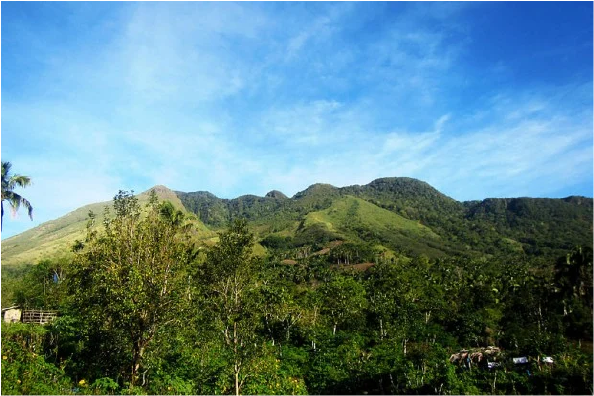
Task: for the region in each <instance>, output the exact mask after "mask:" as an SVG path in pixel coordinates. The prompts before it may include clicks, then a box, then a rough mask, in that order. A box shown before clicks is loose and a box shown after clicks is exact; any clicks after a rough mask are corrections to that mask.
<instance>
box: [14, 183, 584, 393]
mask: <svg viewBox="0 0 594 396" xmlns="http://www.w3.org/2000/svg"><path fill="white" fill-rule="evenodd" d="M374 183H375V185H374V187H373V189H372V190H373V191H379V192H378V193H377V194H376V198H375V199H377V202H376V204H374V203H372V202H371V201H370V199H369V198H366V197H365V196H364V195H365V194H372V193H370V192H369V191H372V190H369V191H366V188H365V186H363V187H359V186H357V187H356V188H355V187H353V188H352V189H351V190H350V191H348V194H344V195H343V194H342V193H341V192H340V191H337V190H338V189H334V188H333V187H331V186H328V185H316V186H312V188H310V189H308V190H307V191H305V192H304V193H302V194H300V195H299V196H298V197H295V198H292V199H288V198H286V197H284V196H282V195H281V194H280V193H278V192H275V193H274V194H272V193H271V194H269V196H268V197H264V198H257V197H256V198H254V197H248V198H249V199H248V198H246V199H245V200H244V201H243V203H242V205H243V206H241V209H240V205H239V204H237V206H236V208H237V209H236V211H235V212H234V213H235V215H233V216H230V215H229V214H228V213H229V212H225V211H221V212H216V211H212V212H210V213H211V215H213V216H215V215H216V213H220V214H221V216H222V217H220V219H221V220H220V221H221V222H224V221H227V220H229V219H230V218H232V217H233V218H234V220H233V221H231V222H230V223H228V225H227V227H225V228H222V229H221V230H220V232H219V233H218V242H217V243H216V244H209V245H200V244H197V243H196V240H195V239H194V238H193V237H192V236H193V235H194V234H193V230H192V227H194V225H193V223H188V222H186V221H185V215H184V213H183V212H182V211H180V210H177V209H176V208H175V207H174V206H173V205H171V204H169V203H167V202H165V203H158V202H157V200H156V198H155V197H154V196H153V198H152V199H150V200H149V201H148V203H147V207H146V209H145V210H142V208H141V206H140V204H139V203H138V201H137V200H136V199H135V197H134V196H132V195H131V194H129V193H126V192H120V193H119V194H118V195H117V196H116V197H115V199H114V213H113V214H111V213H107V214H106V215H105V216H103V218H104V220H103V223H102V224H101V225H98V224H94V222H93V219H95V220H96V217H94V216H91V218H90V222H89V227H88V230H87V234H86V237H85V238H84V240H81V241H78V243H76V244H75V246H74V250H75V251H76V253H75V257H74V259H72V260H69V261H64V260H44V261H42V262H40V263H39V264H37V265H36V266H32V267H30V268H29V269H28V270H27V269H23V270H22V271H24V272H19V273H18V274H17V273H15V275H19V276H21V279H20V281H19V282H18V285H16V288H15V293H14V296H15V302H18V303H19V304H20V305H21V306H23V307H34V308H47V309H57V310H59V313H60V315H59V317H58V318H57V319H56V320H55V321H54V322H52V323H51V324H50V325H46V326H40V325H25V324H3V327H2V359H3V360H2V385H3V387H2V389H3V393H4V394H6V393H12V394H32V393H42V394H52V393H59V394H72V393H76V394H114V393H118V394H239V393H242V394H308V393H309V394H385V393H391V394H591V393H592V392H593V384H592V373H593V371H592V370H593V367H592V309H593V301H592V293H593V290H592V285H593V280H592V271H593V268H592V249H591V247H590V245H588V244H587V243H585V244H583V246H582V247H573V246H569V245H568V243H569V242H567V241H568V240H569V241H572V240H573V241H575V240H576V239H577V240H580V238H582V237H581V231H580V230H581V228H583V227H587V221H586V222H585V223H586V224H585V225H584V224H582V225H580V222H582V221H583V217H582V212H580V210H581V209H580V210H576V211H575V212H573V211H572V209H571V208H573V206H566V205H574V206H577V207H583V208H585V209H584V210H585V212H584V213H587V211H588V210H589V211H590V213H591V200H587V199H578V200H579V201H580V203H577V202H570V201H572V199H570V200H551V201H553V203H550V202H548V201H542V202H541V201H530V200H528V201H522V202H521V203H518V202H516V203H514V204H511V203H510V202H508V201H505V202H504V201H503V200H501V201H500V200H496V203H495V204H494V205H495V208H491V207H490V206H489V207H486V206H485V207H484V208H482V209H481V207H482V206H481V205H483V203H468V204H459V203H456V202H455V201H453V200H449V199H448V198H447V197H443V196H441V195H440V194H439V193H437V192H435V191H434V190H431V189H427V186H426V185H423V184H418V183H415V182H411V181H410V180H404V181H403V180H397V181H396V182H395V181H393V180H390V179H388V180H383V181H381V182H378V181H376V182H374ZM399 183H400V184H399ZM402 183H404V186H408V187H407V188H410V189H412V190H413V191H416V193H418V194H419V199H426V200H428V201H432V200H442V203H441V204H440V205H443V206H439V205H436V206H435V208H436V209H435V213H437V212H439V211H444V212H446V211H450V210H452V212H451V214H450V216H451V218H454V217H456V216H458V215H460V217H456V218H457V219H459V221H460V222H461V223H460V224H472V222H475V223H476V224H479V225H481V227H482V226H483V225H485V224H487V222H489V224H492V225H493V227H494V228H495V231H493V230H491V231H488V232H487V231H485V233H484V236H485V237H488V236H489V235H491V234H490V233H489V232H494V233H497V234H498V235H501V234H499V232H501V233H505V232H508V234H504V235H507V236H506V237H505V238H510V239H512V237H514V241H516V242H515V243H513V242H510V243H509V244H510V245H513V246H515V247H517V246H516V243H517V244H519V246H520V247H521V248H520V249H512V248H510V249H507V248H501V249H498V248H497V245H495V247H494V248H492V251H491V252H490V253H488V254H486V252H487V248H486V246H485V247H481V246H482V245H481V244H478V246H479V248H476V250H475V249H473V252H474V254H460V253H459V251H460V250H462V249H460V245H457V246H458V247H457V248H454V247H453V246H454V245H452V241H453V240H454V239H455V238H454V237H451V236H450V237H445V236H444V235H442V234H440V232H441V231H439V230H443V229H445V228H439V226H436V225H435V224H438V223H439V222H440V221H442V220H439V216H437V217H436V219H437V220H435V223H433V224H434V225H433V226H431V225H430V223H431V221H432V220H430V219H431V211H426V212H423V211H421V210H420V207H415V206H414V205H415V204H414V202H415V201H414V200H411V201H410V202H408V206H405V207H400V206H395V207H394V208H390V207H389V206H387V204H385V203H386V202H388V200H389V199H392V198H389V196H391V195H394V194H396V195H397V194H398V193H397V192H394V191H393V190H392V189H391V188H392V187H391V186H394V185H396V186H399V188H404V187H403V184H402ZM357 189H359V192H357V191H355V190H357ZM423 189H425V190H426V191H425V190H423ZM328 191H331V193H330V195H328ZM422 191H425V193H421V192H422ZM380 193H381V194H380ZM409 193H410V192H407V194H409ZM423 197H424V198H423ZM210 198H213V197H210ZM210 198H209V199H210ZM215 198H216V197H215ZM213 199H214V198H213ZM269 200H274V202H276V203H273V202H272V201H270V202H269ZM382 200H383V202H384V204H382V205H381V206H383V208H380V207H379V206H378V205H379V204H381V202H380V201H382ZM182 201H183V199H182ZM213 202H214V201H213ZM295 202H297V203H295ZM501 202H504V204H502V203H501ZM258 205H259V206H258ZM267 205H270V206H271V207H274V206H275V205H276V207H277V208H281V211H280V212H274V213H272V212H273V209H270V210H271V211H272V212H270V213H268V212H267V213H268V214H264V215H262V214H261V213H264V212H266V211H267V210H269V209H267V208H268V206H267ZM398 205H400V204H398ZM485 205H486V204H485ZM256 206H257V210H256V209H254V211H253V212H251V213H252V216H251V217H250V216H246V217H247V219H245V220H241V219H239V217H241V216H240V213H247V212H250V211H251V210H252V208H254V207H256ZM464 206H467V207H466V208H465V207H464ZM223 207H225V205H223ZM407 207H408V208H409V209H410V210H407V209H406V208H407ZM453 207H457V208H458V209H456V210H459V211H460V212H459V213H458V214H457V212H456V211H455V210H453V209H452V208H453ZM470 207H471V208H473V209H472V212H470V211H469V209H468V208H470ZM202 208H203V209H205V210H207V213H208V205H207V206H203V207H202ZM440 208H441V209H440ZM225 210H226V209H225ZM415 210H417V212H415ZM546 210H550V211H551V213H550V216H549V217H551V218H555V219H557V221H558V222H562V218H561V217H562V216H570V213H574V215H575V217H573V218H571V217H570V219H573V221H575V223H576V226H575V230H574V231H575V232H574V233H572V234H571V235H569V236H568V238H574V239H563V238H561V237H559V236H558V235H557V234H554V233H553V231H552V230H551V229H547V231H546V232H545V231H543V232H542V233H540V234H538V235H537V234H529V233H525V234H522V232H521V231H520V230H521V229H522V228H529V227H532V226H533V225H534V224H536V223H533V222H540V223H545V224H546V222H547V221H548V220H547V218H548V217H547V215H546V214H545V213H546ZM556 210H559V211H561V213H562V215H558V214H557V212H556ZM564 210H567V211H569V212H568V213H565V212H563V211H564ZM407 212H409V213H408V214H407ZM553 212H554V213H553ZM222 213H227V214H224V215H222ZM258 213H260V214H258ZM278 213H284V214H283V215H282V216H281V217H283V216H285V215H286V218H279V217H276V219H277V220H279V222H278V223H276V225H274V226H265V224H264V220H263V219H266V216H272V217H268V219H269V220H270V219H274V218H275V217H274V216H278ZM413 213H416V214H413ZM497 213H498V214H501V213H503V214H505V216H506V217H505V220H504V219H503V217H501V216H503V215H501V216H499V217H497V216H496V215H495V214H497ZM510 213H513V216H512V215H511V214H510ZM197 214H198V215H199V216H202V214H201V212H200V211H197ZM415 216H416V217H419V218H414V217H415ZM514 216H515V217H514ZM215 217H216V216H215ZM215 217H213V218H215ZM483 217H489V219H487V220H485V219H482V218H483ZM203 220H204V219H203ZM280 220H283V221H286V224H291V225H290V226H287V227H286V228H283V227H282V226H280V225H279V224H283V223H282V221H280ZM446 223H447V221H443V224H446ZM497 224H500V225H501V226H500V228H497V227H495V225H497ZM505 224H507V225H505ZM274 227H277V229H275V230H272V228H274ZM444 227H445V226H444ZM449 227H451V225H450V226H449ZM506 227H507V228H506ZM518 227H519V228H518ZM563 227H568V226H566V225H565V223H564V225H562V226H561V228H562V229H563ZM589 227H591V219H590V225H589ZM506 229H507V231H506ZM289 230H290V231H291V232H288V231H289ZM368 230H376V233H375V234H373V233H366V232H367V231H368ZM438 231H439V232H438ZM479 231H480V229H479ZM479 231H476V230H475V231H473V232H477V233H478V232H479ZM481 232H482V231H481ZM512 234H513V235H512ZM460 235H462V234H460ZM468 235H469V236H468V238H471V236H472V235H473V234H472V233H471V232H469V233H468ZM522 235H537V237H536V238H537V239H538V240H539V241H540V242H539V245H538V246H545V245H544V239H546V238H549V237H551V238H552V237H553V236H554V235H556V236H555V238H558V241H556V242H555V241H552V242H550V243H549V245H548V246H549V247H550V249H534V250H532V251H528V249H526V247H527V246H536V245H531V243H530V242H525V241H522ZM258 238H259V240H261V244H262V246H264V247H265V248H266V254H265V255H264V256H258V257H256V256H254V254H253V246H254V244H255V242H256V241H257V240H258ZM528 238H530V236H529V237H528ZM500 239H501V236H500ZM563 246H566V247H567V248H566V249H565V250H563V249H562V247H563ZM434 250H438V251H439V252H435V251H434ZM480 252H483V254H477V253H480ZM554 252H561V254H556V255H553V253H554ZM527 253H529V254H527ZM3 281H4V280H3ZM13 282H14V281H13ZM491 346H492V347H494V349H493V348H491V349H489V347H491ZM464 350H465V351H467V353H468V354H469V355H468V359H466V358H460V359H458V358H456V356H457V355H458V354H463V353H465V352H464ZM487 350H489V351H490V350H497V353H495V354H493V355H490V354H488V353H487V352H486V351H487ZM470 355H472V356H473V357H472V358H470ZM479 355H480V358H479ZM464 356H466V355H464ZM524 356H525V357H527V363H522V364H515V363H514V361H513V358H515V357H524ZM545 357H550V358H552V361H553V363H547V361H548V359H547V360H544V358H545ZM489 363H491V367H490V366H489ZM494 363H497V365H496V366H493V365H492V364H494Z"/></svg>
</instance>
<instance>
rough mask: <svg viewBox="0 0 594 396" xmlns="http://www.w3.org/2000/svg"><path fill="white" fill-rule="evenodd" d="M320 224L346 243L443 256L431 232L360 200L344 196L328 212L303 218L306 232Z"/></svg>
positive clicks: (437, 239)
mask: <svg viewBox="0 0 594 396" xmlns="http://www.w3.org/2000/svg"><path fill="white" fill-rule="evenodd" d="M319 224H322V225H323V226H324V227H325V228H326V229H328V230H329V231H332V232H336V233H338V234H340V235H342V236H344V237H346V238H347V239H351V240H356V241H357V240H359V241H368V242H369V241H374V240H375V241H380V242H381V245H385V246H388V247H390V248H398V249H401V250H411V251H413V252H417V251H422V252H426V253H428V254H430V255H433V256H441V255H443V251H442V250H441V249H440V246H441V244H442V242H441V238H440V236H439V235H437V234H436V233H435V232H433V230H431V228H429V227H427V226H424V225H422V224H420V223H419V222H417V221H413V220H409V219H406V218H404V217H402V216H400V215H398V214H396V213H394V212H391V211H389V210H386V209H382V208H380V207H379V206H376V205H374V204H372V203H370V202H367V201H365V200H363V199H360V198H355V197H352V196H346V197H343V198H340V199H338V200H336V201H334V202H333V203H332V205H330V207H329V208H328V209H324V210H321V211H316V212H310V213H308V214H307V215H306V216H305V220H304V227H305V228H307V227H311V226H314V225H319Z"/></svg>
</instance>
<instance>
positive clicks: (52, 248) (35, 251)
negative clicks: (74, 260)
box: [2, 186, 212, 265]
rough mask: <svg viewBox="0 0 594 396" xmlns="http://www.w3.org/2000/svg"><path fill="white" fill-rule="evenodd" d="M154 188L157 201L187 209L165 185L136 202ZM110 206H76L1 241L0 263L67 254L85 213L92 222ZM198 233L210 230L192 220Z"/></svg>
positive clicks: (82, 233)
mask: <svg viewBox="0 0 594 396" xmlns="http://www.w3.org/2000/svg"><path fill="white" fill-rule="evenodd" d="M153 189H154V190H155V192H156V194H157V197H158V198H159V200H162V201H164V200H167V201H170V202H171V203H172V204H173V206H174V207H175V208H176V209H179V210H182V211H184V212H187V211H186V209H185V208H184V206H183V204H182V202H181V201H180V199H179V198H178V196H177V195H176V194H175V193H174V192H173V191H171V190H169V189H168V188H167V187H164V186H155V187H153V188H152V189H150V190H147V191H145V192H143V193H141V194H138V195H137V197H138V201H139V203H140V205H145V204H146V203H147V202H148V199H149V192H150V191H151V190H153ZM106 207H107V208H111V207H112V202H111V201H108V202H99V203H94V204H90V205H86V206H83V207H81V208H78V209H76V210H74V211H72V212H70V213H68V214H66V215H65V216H62V217H60V218H57V219H55V220H51V221H47V222H45V223H43V224H41V225H39V226H37V227H35V228H33V229H31V230H28V231H25V232H23V233H21V234H19V235H15V236H13V237H11V238H7V239H6V240H3V241H2V264H3V265H14V264H33V263H37V262H38V261H39V260H41V259H44V258H52V257H68V256H70V255H71V251H70V249H71V247H72V245H73V243H74V241H75V240H77V239H83V238H84V236H85V232H86V225H87V221H88V219H89V217H88V215H89V212H90V211H92V212H93V213H95V215H96V216H97V217H96V224H101V222H102V221H103V219H104V218H105V208H106ZM195 223H196V224H197V228H198V230H199V232H201V233H202V234H203V235H210V234H211V233H212V232H211V231H209V230H208V228H207V227H205V226H204V224H202V222H200V221H199V220H195Z"/></svg>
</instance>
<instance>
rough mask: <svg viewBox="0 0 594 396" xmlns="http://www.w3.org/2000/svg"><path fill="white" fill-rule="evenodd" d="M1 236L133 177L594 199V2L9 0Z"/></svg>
mask: <svg viewBox="0 0 594 396" xmlns="http://www.w3.org/2000/svg"><path fill="white" fill-rule="evenodd" d="M1 15H2V25H1V26H2V28H1V29H2V36H1V43H2V58H1V63H2V75H1V78H2V97H1V99H2V140H1V143H2V146H1V154H2V160H3V161H7V160H8V161H11V162H12V163H13V170H14V171H15V172H17V173H21V174H25V175H28V176H30V177H31V178H32V179H33V183H34V184H33V186H31V187H29V188H27V189H26V190H22V191H21V192H22V194H23V195H24V196H26V197H27V198H29V200H30V201H31V202H32V204H33V206H34V208H35V211H34V221H32V222H31V221H30V220H29V219H28V217H27V216H26V213H24V212H21V213H20V214H19V215H18V216H17V217H15V218H11V216H10V214H7V217H6V218H5V219H4V220H5V221H4V230H3V233H2V237H3V238H5V237H8V236H11V235H14V234H16V233H19V232H22V231H24V230H26V229H28V228H31V227H34V226H36V225H39V224H41V223H42V222H44V221H48V220H51V219H54V218H57V217H59V216H62V215H64V214H66V213H67V212H69V211H71V210H74V209H76V208H77V207H80V206H82V205H85V204H88V203H92V202H97V201H106V200H110V199H111V198H112V197H113V196H114V195H115V194H116V193H117V191H118V190H120V189H126V190H130V189H133V190H135V191H136V192H141V191H145V190H147V189H149V188H150V187H152V186H153V185H156V184H164V185H166V186H168V187H169V188H171V189H174V190H179V191H198V190H207V191H210V192H212V193H214V194H216V195H217V196H219V197H222V198H233V197H236V196H239V195H242V194H256V195H264V194H265V193H266V192H268V191H270V190H272V189H278V190H281V191H283V192H284V193H285V194H287V195H289V196H292V195H293V194H295V193H296V192H298V191H301V190H304V189H305V188H307V187H308V186H309V185H310V184H313V183H316V182H324V183H331V184H333V185H335V186H345V185H352V184H366V183H369V182H370V181H372V180H373V179H375V178H378V177H386V176H408V177H414V178H418V179H421V180H423V181H426V182H428V183H429V184H431V185H433V186H434V187H435V188H437V189H438V190H440V191H442V192H443V193H445V194H447V195H449V196H451V197H453V198H455V199H457V200H470V199H484V198H487V197H516V196H532V197H565V196H568V195H586V196H590V197H591V196H592V188H593V187H592V184H593V183H592V180H593V165H592V163H593V162H592V161H593V155H592V153H593V142H592V128H593V125H592V116H593V114H592V106H593V103H592V91H593V85H592V70H593V69H592V53H593V47H592V37H593V31H592V3H591V2H579V3H568V2H561V3H548V2H547V3H536V2H522V3H507V2H494V3H492V2H488V3H466V2H463V3H458V2H456V3H427V2H422V3H421V2H420V3H414V2H404V3H401V2H397V3H352V2H349V3H309V2H308V3H243V2H241V3H183V2H182V3H168V2H164V3H159V2H150V3H136V2H126V3H116V2H105V3H95V2H93V3H82V2H56V3H53V2H47V3H46V2H33V3H30V2H27V3H18V2H3V3H2V5H1Z"/></svg>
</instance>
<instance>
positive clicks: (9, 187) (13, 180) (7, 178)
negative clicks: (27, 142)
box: [0, 161, 33, 229]
mask: <svg viewBox="0 0 594 396" xmlns="http://www.w3.org/2000/svg"><path fill="white" fill-rule="evenodd" d="M11 167H12V164H11V163H10V162H8V161H6V162H4V161H2V202H1V203H0V205H1V206H2V217H1V218H0V229H2V220H3V219H4V201H8V203H9V204H10V207H11V208H12V210H13V212H16V211H17V210H19V208H20V207H21V205H22V206H24V207H25V208H26V209H27V211H28V212H29V217H30V218H31V220H33V207H32V206H31V202H29V201H28V200H26V199H25V198H23V197H21V196H20V195H19V194H17V193H16V192H14V191H13V190H14V189H15V187H17V186H18V187H23V188H24V187H27V186H29V185H31V178H30V177H28V176H21V175H11V174H10V168H11Z"/></svg>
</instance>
